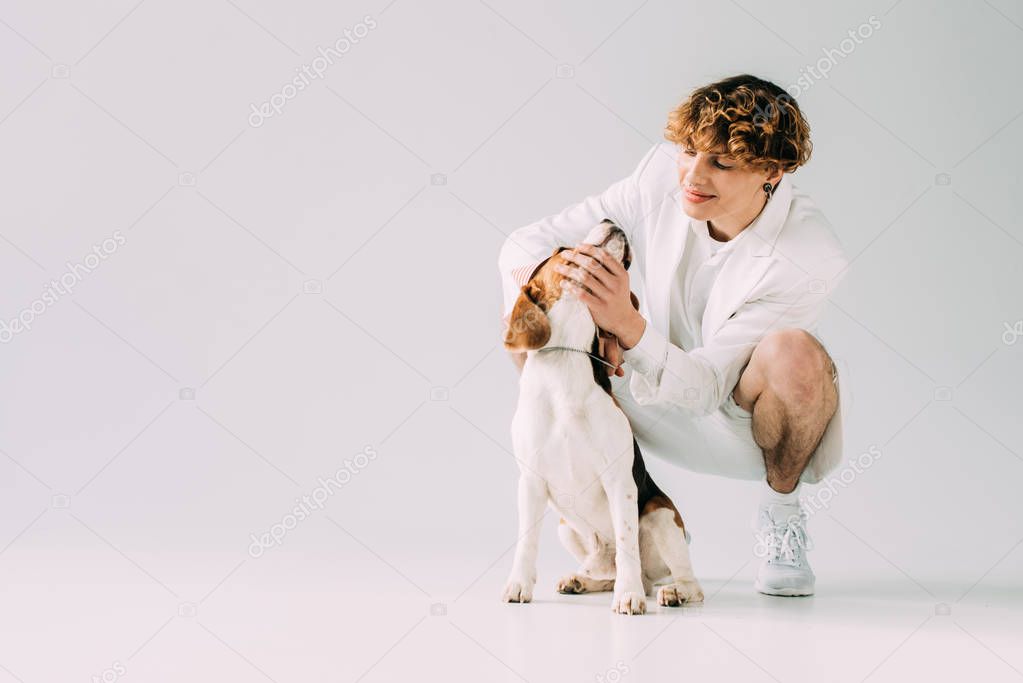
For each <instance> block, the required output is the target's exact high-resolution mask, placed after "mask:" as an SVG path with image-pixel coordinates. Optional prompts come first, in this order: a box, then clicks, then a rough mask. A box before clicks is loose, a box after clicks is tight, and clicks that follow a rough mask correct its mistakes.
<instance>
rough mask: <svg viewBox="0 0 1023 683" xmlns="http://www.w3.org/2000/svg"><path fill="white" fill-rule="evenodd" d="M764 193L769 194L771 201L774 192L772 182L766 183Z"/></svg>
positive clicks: (768, 197)
mask: <svg viewBox="0 0 1023 683" xmlns="http://www.w3.org/2000/svg"><path fill="white" fill-rule="evenodd" d="M764 193H765V194H766V195H767V199H768V201H770V199H771V195H772V194H774V188H773V187H771V183H764Z"/></svg>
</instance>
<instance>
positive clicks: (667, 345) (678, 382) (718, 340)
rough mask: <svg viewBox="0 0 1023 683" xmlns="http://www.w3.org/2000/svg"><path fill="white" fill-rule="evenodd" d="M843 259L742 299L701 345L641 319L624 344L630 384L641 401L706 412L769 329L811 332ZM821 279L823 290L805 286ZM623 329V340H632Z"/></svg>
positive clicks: (734, 379) (717, 402)
mask: <svg viewBox="0 0 1023 683" xmlns="http://www.w3.org/2000/svg"><path fill="white" fill-rule="evenodd" d="M846 265H847V261H846V259H845V257H844V255H842V254H835V255H833V256H832V257H831V258H830V259H824V260H823V261H821V262H820V263H818V264H817V267H816V268H815V269H814V273H812V274H805V277H798V278H795V279H794V280H793V281H792V282H791V283H790V284H789V285H787V286H785V287H780V288H779V289H778V291H776V292H775V293H771V294H765V295H763V296H760V297H758V298H757V299H755V300H753V301H749V302H747V303H745V304H743V305H742V306H741V307H740V308H739V309H738V310H737V311H736V312H735V314H734V315H733V316H732V317H731V318H729V319H728V320H727V321H726V322H725V323H724V324H723V325H722V326H721V328H720V329H719V330H718V331H717V332H716V333H715V334H714V335H713V337H711V338H710V339H707V340H705V343H704V345H703V346H702V347H700V348H697V349H693V350H692V351H684V350H683V349H682V348H680V347H678V346H676V345H674V344H672V343H671V342H670V341H669V340H668V338H667V337H666V336H665V335H664V334H662V333H661V332H660V331H658V330H656V329H654V328H653V327H652V326H651V325H649V324H646V325H645V326H644V329H643V330H642V333H641V335H642V336H640V337H639V338H638V342H637V343H636V344H635V345H634V346H632V347H631V348H629V349H627V350H626V351H625V354H624V358H625V362H627V363H629V364H630V365H631V366H632V367H633V370H634V372H633V375H632V379H631V381H630V385H629V386H630V388H631V390H632V394H633V396H635V398H636V402H637V403H639V404H640V405H649V404H653V403H671V404H674V405H677V406H680V407H682V408H685V409H687V410H689V411H691V412H693V413H695V414H697V415H708V414H710V413H712V412H714V411H715V410H717V409H718V408H719V407H720V406H721V405H722V404H723V403H724V402H725V400H726V399H727V398H728V393H729V392H730V391H731V389H732V387H734V386H735V384H736V383H737V382H738V381H739V375H740V374H741V373H742V370H743V368H744V367H746V364H747V363H748V362H749V359H750V357H751V356H752V355H753V349H754V348H755V347H756V345H757V343H759V341H760V340H761V339H763V338H764V336H766V335H767V333H768V332H771V331H773V330H776V329H782V328H789V327H797V328H802V329H805V330H808V331H810V332H813V331H815V330H816V327H817V321H818V319H819V318H820V315H821V313H822V312H823V309H824V306H825V304H826V302H827V292H831V291H834V288H835V287H836V286H837V285H838V284H839V282H840V281H841V279H842V278H843V277H844V275H845V267H846ZM811 280H824V281H825V282H827V283H828V286H827V288H826V291H824V292H819V291H817V290H818V289H819V288H817V287H814V288H811V287H810V282H811ZM628 337H629V335H628V334H626V338H627V339H626V342H631V341H632V339H629V338H628Z"/></svg>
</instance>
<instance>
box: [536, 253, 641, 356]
mask: <svg viewBox="0 0 1023 683" xmlns="http://www.w3.org/2000/svg"><path fill="white" fill-rule="evenodd" d="M561 255H562V256H563V257H564V258H565V260H566V261H569V262H571V263H573V264H574V265H572V266H568V265H562V264H558V265H557V266H556V267H555V269H556V270H557V271H558V272H559V273H561V274H562V275H565V276H566V277H567V279H568V280H567V282H568V286H569V287H570V288H574V291H575V293H576V295H577V296H578V297H579V300H580V301H582V302H583V303H584V304H586V305H587V307H589V309H590V315H592V316H593V322H595V323H596V324H597V327H599V328H601V329H603V330H606V331H607V332H610V333H611V334H614V335H615V336H616V337H618V338H620V339H622V340H623V341H624V342H625V343H626V344H627V346H626V348H631V347H632V346H635V345H636V343H637V342H638V341H639V338H640V336H641V335H642V333H643V330H644V328H645V327H646V321H645V320H644V319H643V316H641V315H640V314H639V311H637V310H636V309H635V308H634V307H633V305H632V297H631V296H630V290H629V271H627V270H625V266H623V265H622V264H621V263H619V262H618V260H617V259H615V258H614V257H613V256H611V255H610V254H608V253H607V252H606V251H605V250H604V249H603V248H601V247H598V246H595V245H593V244H585V243H582V244H579V245H578V246H576V248H575V249H570V250H565V251H563V252H561ZM615 345H616V346H618V344H617V343H616V344H615Z"/></svg>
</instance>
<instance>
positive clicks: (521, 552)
mask: <svg viewBox="0 0 1023 683" xmlns="http://www.w3.org/2000/svg"><path fill="white" fill-rule="evenodd" d="M518 498H519V540H518V543H516V545H515V560H514V562H513V563H512V570H511V574H510V575H509V576H508V583H506V584H505V587H504V595H503V597H502V599H503V600H504V601H505V602H529V601H530V600H532V599H533V587H534V586H535V585H536V553H537V549H538V547H539V545H540V522H541V520H542V519H543V514H544V508H545V507H546V505H547V483H546V482H545V481H543V480H542V479H540V478H539V477H537V476H535V475H533V474H527V473H525V472H523V473H522V474H520V475H519V494H518Z"/></svg>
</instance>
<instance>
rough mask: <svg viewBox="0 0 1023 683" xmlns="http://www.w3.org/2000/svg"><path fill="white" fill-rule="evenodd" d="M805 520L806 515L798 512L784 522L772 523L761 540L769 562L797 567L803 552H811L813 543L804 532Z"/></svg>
mask: <svg viewBox="0 0 1023 683" xmlns="http://www.w3.org/2000/svg"><path fill="white" fill-rule="evenodd" d="M805 520H806V513H805V512H803V511H800V513H799V514H794V515H791V516H789V518H788V519H787V520H786V521H784V522H773V521H772V523H771V526H770V527H769V528H768V530H767V533H766V534H765V536H764V538H763V539H762V542H763V544H764V546H765V548H766V549H767V551H768V561H769V562H779V561H783V562H784V563H785V564H793V565H799V564H800V563H801V562H802V555H803V552H804V551H806V550H813V541H812V539H811V538H810V535H809V534H808V533H807V532H806V525H805Z"/></svg>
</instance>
